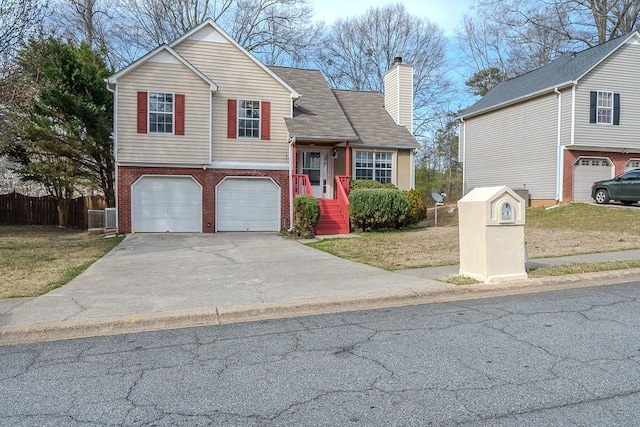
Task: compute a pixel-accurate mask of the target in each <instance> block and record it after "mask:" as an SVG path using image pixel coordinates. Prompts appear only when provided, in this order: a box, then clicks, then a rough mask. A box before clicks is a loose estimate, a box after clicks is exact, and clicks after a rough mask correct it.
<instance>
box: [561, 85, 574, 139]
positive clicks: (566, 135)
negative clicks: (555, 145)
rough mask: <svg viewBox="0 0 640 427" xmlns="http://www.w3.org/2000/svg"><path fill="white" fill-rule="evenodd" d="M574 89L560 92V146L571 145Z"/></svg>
mask: <svg viewBox="0 0 640 427" xmlns="http://www.w3.org/2000/svg"><path fill="white" fill-rule="evenodd" d="M571 92H572V88H571V87H569V88H567V89H563V90H562V91H560V93H561V96H562V124H561V126H560V145H568V144H570V143H571V114H572V112H571V111H572V107H573V100H572V95H571Z"/></svg>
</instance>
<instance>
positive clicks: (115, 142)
mask: <svg viewBox="0 0 640 427" xmlns="http://www.w3.org/2000/svg"><path fill="white" fill-rule="evenodd" d="M105 83H106V84H107V90H108V91H109V92H111V93H112V94H113V163H114V166H115V170H114V171H113V179H114V180H115V182H114V183H113V186H114V187H115V188H114V191H113V195H114V197H115V203H116V205H115V206H114V207H115V208H116V230H117V231H119V227H118V226H119V224H118V222H119V221H118V217H119V215H118V131H117V129H118V86H115V90H114V89H111V86H110V85H109V80H108V79H105Z"/></svg>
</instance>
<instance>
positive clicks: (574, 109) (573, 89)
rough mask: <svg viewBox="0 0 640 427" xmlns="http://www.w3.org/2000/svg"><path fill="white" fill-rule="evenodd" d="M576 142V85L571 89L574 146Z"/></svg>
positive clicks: (572, 139) (572, 141)
mask: <svg viewBox="0 0 640 427" xmlns="http://www.w3.org/2000/svg"><path fill="white" fill-rule="evenodd" d="M575 142H576V83H574V84H573V87H572V88H571V142H570V144H571V145H573V144H575Z"/></svg>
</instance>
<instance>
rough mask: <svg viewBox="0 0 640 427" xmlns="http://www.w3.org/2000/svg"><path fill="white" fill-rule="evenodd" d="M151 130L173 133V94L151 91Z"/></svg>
mask: <svg viewBox="0 0 640 427" xmlns="http://www.w3.org/2000/svg"><path fill="white" fill-rule="evenodd" d="M149 132H158V133H173V94H172V93H162V92H149Z"/></svg>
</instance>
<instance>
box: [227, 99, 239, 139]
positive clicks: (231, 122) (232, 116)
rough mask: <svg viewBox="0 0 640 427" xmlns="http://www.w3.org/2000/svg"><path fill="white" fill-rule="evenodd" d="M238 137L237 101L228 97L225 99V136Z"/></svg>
mask: <svg viewBox="0 0 640 427" xmlns="http://www.w3.org/2000/svg"><path fill="white" fill-rule="evenodd" d="M237 137H238V101H236V100H235V99H229V100H228V101H227V138H230V139H235V138H237Z"/></svg>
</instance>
